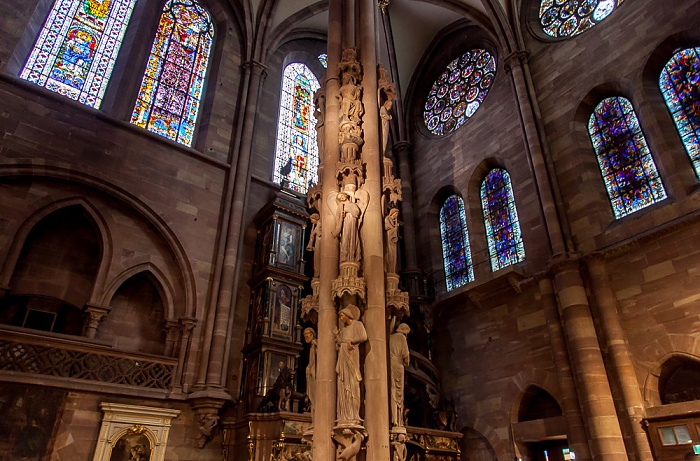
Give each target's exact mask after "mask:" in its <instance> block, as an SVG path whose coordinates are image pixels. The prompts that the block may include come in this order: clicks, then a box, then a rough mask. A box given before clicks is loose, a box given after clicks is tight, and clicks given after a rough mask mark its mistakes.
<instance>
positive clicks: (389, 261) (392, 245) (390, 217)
mask: <svg viewBox="0 0 700 461" xmlns="http://www.w3.org/2000/svg"><path fill="white" fill-rule="evenodd" d="M384 231H385V232H386V246H385V247H384V248H386V253H385V254H384V268H385V270H386V271H387V272H388V273H390V274H395V273H396V247H397V244H398V242H399V209H398V208H392V209H391V210H390V211H389V214H387V215H386V217H385V218H384Z"/></svg>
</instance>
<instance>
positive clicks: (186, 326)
mask: <svg viewBox="0 0 700 461" xmlns="http://www.w3.org/2000/svg"><path fill="white" fill-rule="evenodd" d="M195 325H197V319H194V318H192V317H180V354H179V356H178V361H177V370H176V372H175V377H174V378H173V391H174V392H188V390H189V389H187V387H186V386H184V385H183V383H182V373H183V372H184V368H185V357H186V356H187V349H188V347H189V343H190V336H191V335H192V330H193V329H194V327H195Z"/></svg>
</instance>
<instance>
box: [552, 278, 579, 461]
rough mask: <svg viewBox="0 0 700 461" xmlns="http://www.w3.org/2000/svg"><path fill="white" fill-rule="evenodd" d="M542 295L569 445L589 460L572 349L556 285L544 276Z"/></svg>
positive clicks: (577, 453) (577, 454)
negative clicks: (571, 359)
mask: <svg viewBox="0 0 700 461" xmlns="http://www.w3.org/2000/svg"><path fill="white" fill-rule="evenodd" d="M539 289H540V294H541V295H542V308H543V309H544V316H545V319H546V321H547V330H548V332H549V344H550V346H551V348H552V356H553V357H554V366H555V367H556V368H557V377H558V378H559V389H561V395H562V400H561V405H562V410H563V411H564V418H566V426H567V431H566V437H567V440H568V442H569V448H570V449H571V450H573V452H574V453H576V459H577V460H581V461H588V460H590V459H591V451H590V449H589V447H588V437H587V436H586V429H585V427H584V426H583V418H582V417H581V407H580V406H579V401H578V396H577V395H576V385H575V384H574V376H573V374H572V373H571V363H570V362H569V352H568V351H567V350H566V342H565V339H564V332H563V331H562V329H561V318H560V317H559V309H558V308H557V298H556V295H555V294H554V285H553V283H552V280H551V279H550V278H543V279H541V280H540V281H539Z"/></svg>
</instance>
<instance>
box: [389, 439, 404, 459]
mask: <svg viewBox="0 0 700 461" xmlns="http://www.w3.org/2000/svg"><path fill="white" fill-rule="evenodd" d="M391 446H392V447H393V448H394V455H393V457H392V459H393V461H406V456H407V455H408V450H407V449H406V435H405V434H395V435H393V436H392V438H391Z"/></svg>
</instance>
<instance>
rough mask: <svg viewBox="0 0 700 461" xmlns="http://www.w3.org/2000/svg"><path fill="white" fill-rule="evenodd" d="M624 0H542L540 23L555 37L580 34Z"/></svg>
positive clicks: (605, 16) (546, 31)
mask: <svg viewBox="0 0 700 461" xmlns="http://www.w3.org/2000/svg"><path fill="white" fill-rule="evenodd" d="M622 2H623V0H542V1H541V2H540V13H539V17H540V25H541V26H542V30H544V32H545V33H546V34H547V35H549V36H550V37H554V38H566V37H573V36H574V35H578V34H580V33H581V32H585V31H586V30H588V29H590V28H591V27H593V26H595V25H596V24H598V23H599V22H601V21H602V20H603V19H605V18H607V17H608V16H610V13H612V12H613V10H614V9H615V8H617V7H618V6H620V4H621V3H622Z"/></svg>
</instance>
